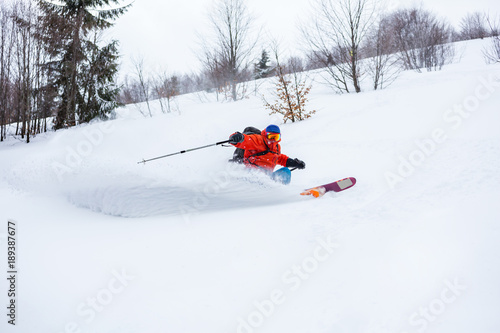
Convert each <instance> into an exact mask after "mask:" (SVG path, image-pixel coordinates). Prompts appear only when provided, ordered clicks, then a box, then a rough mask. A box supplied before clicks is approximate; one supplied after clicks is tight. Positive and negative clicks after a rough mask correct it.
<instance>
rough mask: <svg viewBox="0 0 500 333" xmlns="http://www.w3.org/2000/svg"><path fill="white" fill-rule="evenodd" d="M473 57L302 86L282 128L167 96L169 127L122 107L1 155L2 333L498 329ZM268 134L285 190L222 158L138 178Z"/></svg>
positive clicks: (497, 68)
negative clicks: (239, 135) (260, 131)
mask: <svg viewBox="0 0 500 333" xmlns="http://www.w3.org/2000/svg"><path fill="white" fill-rule="evenodd" d="M488 42H489V41H487V40H486V41H471V42H468V43H463V44H461V46H460V47H459V51H460V52H461V50H462V46H464V45H465V48H463V52H464V53H463V55H462V57H461V58H459V57H457V61H456V62H455V63H454V64H451V65H448V66H446V67H445V68H444V69H443V70H442V71H439V72H430V73H428V72H425V73H421V74H418V73H415V72H404V73H402V75H401V76H400V77H399V78H398V80H397V81H396V82H395V83H394V84H393V85H391V86H390V87H388V88H387V89H384V90H381V91H367V92H363V93H360V94H349V95H335V94H333V93H332V92H331V91H330V90H329V89H328V88H326V87H325V86H322V85H319V84H315V86H314V89H313V90H312V92H311V101H310V104H309V107H310V108H311V109H316V110H318V112H317V114H316V115H314V116H313V117H312V118H311V119H309V120H307V121H303V122H300V123H294V124H284V125H283V124H281V122H280V121H279V118H276V117H274V116H269V114H268V111H267V110H265V109H264V108H263V106H262V101H261V100H260V98H259V97H255V96H251V97H250V98H249V99H246V100H243V101H240V102H236V103H217V102H205V103H201V102H200V101H199V99H197V98H196V96H183V97H180V98H179V99H178V105H179V109H180V110H181V113H180V114H179V113H172V114H161V113H160V112H158V110H159V107H158V105H156V104H155V103H153V107H154V108H155V110H156V112H155V114H156V115H155V116H154V117H152V118H145V117H143V116H142V115H140V113H139V112H138V110H137V107H136V106H130V107H128V108H126V109H122V110H120V111H119V112H118V116H117V119H115V120H113V121H109V122H95V123H92V124H88V125H83V126H80V127H78V128H72V129H68V130H61V131H57V132H55V133H54V132H52V133H48V134H45V135H39V136H37V137H36V138H34V139H33V142H32V143H30V144H28V145H27V144H24V143H20V142H17V141H15V140H13V139H11V140H9V141H7V142H5V143H2V144H0V175H1V177H0V205H1V209H0V243H1V246H0V253H1V255H0V262H1V264H0V267H2V273H1V275H2V276H3V277H2V279H1V280H0V281H1V282H0V290H1V293H0V304H2V309H3V310H1V313H0V314H1V318H3V319H2V320H1V323H0V328H1V332H30V333H31V332H68V333H69V332H82V333H83V332H99V333H104V332H112V333H118V332H120V333H126V332H141V333H144V332H204V333H211V332H218V333H219V332H235V333H236V332H239V333H252V332H288V333H292V332H309V333H327V332H328V333H333V332H335V333H358V332H359V333H361V332H363V333H365V332H369V333H403V332H407V333H413V332H419V333H422V332H429V333H432V332H439V333H448V332H449V333H458V332H464V333H465V332H466V333H470V332H481V333H496V332H499V331H500V316H499V315H498V314H499V311H500V284H499V281H500V227H499V225H500V208H499V204H498V202H499V199H500V140H499V139H500V131H499V124H500V112H499V111H500V110H499V106H500V64H496V65H486V64H484V61H483V59H482V55H481V49H482V47H483V46H484V45H486V43H488ZM367 85H368V84H367ZM143 110H145V109H144V106H143ZM270 123H275V124H278V125H280V126H281V129H282V134H283V139H282V151H283V153H285V154H287V155H289V156H291V157H298V158H300V159H302V160H304V161H305V162H306V163H307V168H306V169H305V170H303V171H301V170H297V171H294V172H293V173H292V176H293V178H292V183H291V184H290V185H288V186H283V185H277V184H274V183H271V182H270V181H269V180H268V179H267V178H266V177H263V176H262V175H259V174H255V173H252V172H248V171H246V170H244V169H242V168H241V167H238V166H231V165H229V164H228V163H227V160H228V159H229V158H230V157H231V155H232V151H233V149H232V148H225V147H212V148H207V149H203V150H198V151H194V152H190V153H188V154H182V155H177V156H172V157H170V158H166V159H160V160H157V161H154V162H150V163H147V164H146V165H140V164H137V162H138V161H140V160H142V159H143V158H151V157H155V156H158V155H163V154H167V153H172V152H176V151H180V150H183V149H187V148H193V147H197V146H203V145H206V144H210V143H215V142H218V141H221V140H225V139H227V137H228V136H229V135H230V134H231V133H233V132H234V131H237V130H240V131H241V130H243V128H244V127H246V126H255V127H258V128H264V127H265V126H267V125H268V124H270ZM348 176H353V177H356V178H357V180H358V183H357V184H356V186H355V187H353V188H352V189H349V190H347V191H345V192H341V193H337V194H327V195H325V196H324V197H323V198H320V199H314V198H310V197H302V196H300V195H298V193H299V192H300V190H302V189H304V188H307V187H311V186H314V185H320V184H323V183H327V182H331V181H334V180H337V179H340V178H344V177H348ZM8 221H12V222H15V228H16V263H15V264H16V267H15V269H17V275H16V283H17V284H16V286H15V289H16V296H15V297H10V296H8V290H9V289H10V282H9V281H8V278H9V277H10V276H11V275H12V274H10V273H8V271H9V270H10V269H9V268H8V267H7V261H8V259H7V256H8V255H7V244H8V243H7V241H8V238H7V237H8ZM11 230H12V229H11ZM11 299H14V300H15V301H16V303H15V305H16V322H15V323H16V326H15V327H14V326H12V325H10V324H8V320H10V318H9V316H7V315H8V314H9V313H10V310H9V309H7V306H9V302H10V300H11Z"/></svg>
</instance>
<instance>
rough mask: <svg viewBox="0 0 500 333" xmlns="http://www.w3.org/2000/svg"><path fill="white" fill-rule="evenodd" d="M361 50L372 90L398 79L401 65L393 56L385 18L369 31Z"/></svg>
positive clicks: (391, 33) (387, 23) (389, 32)
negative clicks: (371, 82)
mask: <svg viewBox="0 0 500 333" xmlns="http://www.w3.org/2000/svg"><path fill="white" fill-rule="evenodd" d="M363 50H364V52H363V53H364V55H365V57H366V60H365V61H366V68H367V73H368V75H369V76H371V78H372V81H373V89H374V90H377V89H379V88H380V89H382V88H383V87H385V86H387V85H389V84H391V83H392V82H393V81H394V80H395V79H396V78H397V77H398V75H399V73H400V72H401V64H400V62H399V61H398V57H397V55H395V54H394V53H395V51H396V49H395V47H394V34H393V32H392V30H391V27H390V24H389V19H388V18H387V17H382V18H381V19H380V20H379V22H378V24H377V26H375V27H374V29H372V30H371V31H370V33H369V38H367V40H366V43H365V44H364V47H363Z"/></svg>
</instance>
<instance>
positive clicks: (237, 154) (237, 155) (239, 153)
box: [229, 126, 261, 163]
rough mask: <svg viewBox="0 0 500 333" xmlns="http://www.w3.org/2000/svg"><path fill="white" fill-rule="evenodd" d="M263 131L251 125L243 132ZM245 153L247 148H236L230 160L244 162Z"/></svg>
mask: <svg viewBox="0 0 500 333" xmlns="http://www.w3.org/2000/svg"><path fill="white" fill-rule="evenodd" d="M260 133H261V131H260V130H259V129H257V128H255V127H252V126H249V127H247V128H245V129H244V130H243V134H247V135H248V134H260ZM244 155H245V149H241V148H236V149H235V150H234V153H233V158H232V159H230V160H229V162H234V163H243V156H244Z"/></svg>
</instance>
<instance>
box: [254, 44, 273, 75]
mask: <svg viewBox="0 0 500 333" xmlns="http://www.w3.org/2000/svg"><path fill="white" fill-rule="evenodd" d="M268 63H269V55H268V54H267V52H266V50H262V54H261V56H260V60H259V62H258V63H256V64H255V65H254V74H255V75H254V76H255V79H263V78H266V77H268V76H270V75H271V72H272V68H271V66H269V65H268Z"/></svg>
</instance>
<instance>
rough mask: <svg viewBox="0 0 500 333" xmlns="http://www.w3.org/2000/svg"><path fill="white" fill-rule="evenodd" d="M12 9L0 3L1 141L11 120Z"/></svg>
mask: <svg viewBox="0 0 500 333" xmlns="http://www.w3.org/2000/svg"><path fill="white" fill-rule="evenodd" d="M11 17H12V11H11V8H10V7H7V6H6V5H5V4H4V3H3V2H2V3H0V141H3V140H4V139H5V138H6V136H7V124H8V123H9V122H10V120H11V110H12V98H11V88H12V84H11V72H12V49H13V42H14V39H13V30H14V29H13V21H12V20H11Z"/></svg>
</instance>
